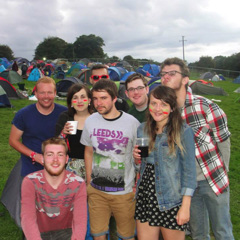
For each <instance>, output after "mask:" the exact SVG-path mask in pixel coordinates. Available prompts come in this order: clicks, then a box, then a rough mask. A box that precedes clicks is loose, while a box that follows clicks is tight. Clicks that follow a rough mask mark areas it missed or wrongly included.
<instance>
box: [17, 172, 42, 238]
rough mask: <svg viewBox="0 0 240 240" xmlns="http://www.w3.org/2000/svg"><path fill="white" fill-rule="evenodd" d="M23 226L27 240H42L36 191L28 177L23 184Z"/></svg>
mask: <svg viewBox="0 0 240 240" xmlns="http://www.w3.org/2000/svg"><path fill="white" fill-rule="evenodd" d="M21 225H22V229H23V232H24V235H25V236H26V238H27V239H34V240H41V239H42V238H41V235H40V231H39V228H38V224H37V213H36V205H35V189H34V185H33V183H32V181H31V180H30V179H29V178H28V177H25V178H24V180H23V183H22V200H21Z"/></svg>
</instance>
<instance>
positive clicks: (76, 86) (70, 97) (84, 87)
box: [67, 83, 93, 117]
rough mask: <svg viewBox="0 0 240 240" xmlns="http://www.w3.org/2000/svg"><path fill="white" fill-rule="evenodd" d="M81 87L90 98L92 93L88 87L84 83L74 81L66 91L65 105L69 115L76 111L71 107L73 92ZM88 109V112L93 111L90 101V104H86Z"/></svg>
mask: <svg viewBox="0 0 240 240" xmlns="http://www.w3.org/2000/svg"><path fill="white" fill-rule="evenodd" d="M82 89H84V90H85V91H86V93H87V96H88V98H90V99H91V97H92V93H91V91H90V89H89V88H88V87H87V86H86V85H84V84H80V83H75V84H73V85H72V86H71V87H70V88H69V89H68V93H67V107H68V114H69V116H71V117H73V116H74V114H75V113H76V110H75V109H74V108H72V98H73V95H74V94H75V93H77V92H79V91H80V90H82ZM88 111H89V113H90V114H91V113H93V106H92V104H91V103H90V105H88Z"/></svg>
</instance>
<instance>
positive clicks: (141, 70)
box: [136, 67, 153, 78]
mask: <svg viewBox="0 0 240 240" xmlns="http://www.w3.org/2000/svg"><path fill="white" fill-rule="evenodd" d="M136 72H137V73H140V74H142V75H143V76H145V77H149V78H152V77H153V76H152V75H151V74H150V73H149V72H148V71H146V70H144V69H143V68H142V67H139V68H138V69H137V70H136Z"/></svg>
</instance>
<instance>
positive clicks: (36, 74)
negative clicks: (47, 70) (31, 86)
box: [27, 67, 43, 82]
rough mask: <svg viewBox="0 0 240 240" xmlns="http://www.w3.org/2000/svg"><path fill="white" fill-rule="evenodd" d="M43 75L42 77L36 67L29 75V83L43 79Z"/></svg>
mask: <svg viewBox="0 0 240 240" xmlns="http://www.w3.org/2000/svg"><path fill="white" fill-rule="evenodd" d="M42 76H43V75H42V73H41V71H40V70H39V69H38V68H37V67H35V68H34V69H33V70H32V71H31V72H30V74H29V76H28V79H27V80H28V81H33V82H34V81H35V82H36V81H37V80H38V79H39V78H41V77H42Z"/></svg>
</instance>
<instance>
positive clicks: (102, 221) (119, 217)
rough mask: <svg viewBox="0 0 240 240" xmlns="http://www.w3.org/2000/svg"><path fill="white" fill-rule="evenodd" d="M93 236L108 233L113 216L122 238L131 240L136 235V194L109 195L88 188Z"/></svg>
mask: <svg viewBox="0 0 240 240" xmlns="http://www.w3.org/2000/svg"><path fill="white" fill-rule="evenodd" d="M87 195H88V206H89V215H90V226H91V234H92V235H93V236H94V237H98V236H102V235H105V234H107V233H108V226H109V219H110V217H111V215H112V214H113V216H114V218H115V220H116V223H117V234H118V236H119V237H120V238H123V239H129V238H133V237H134V233H135V220H134V213H135V199H134V193H133V192H131V193H127V194H124V195H112V194H107V193H104V192H102V191H99V190H97V189H95V188H93V187H92V186H91V185H89V186H88V187H87Z"/></svg>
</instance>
